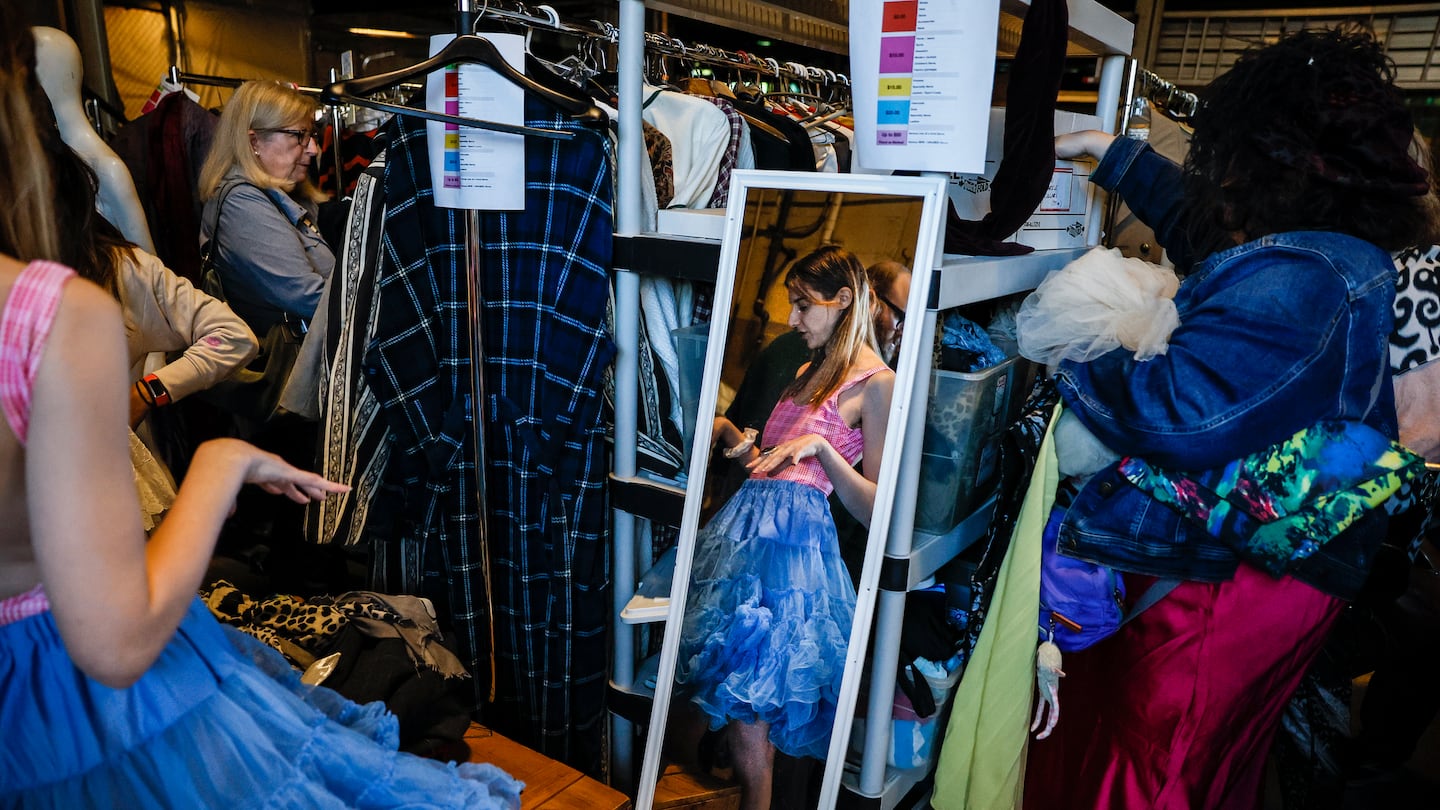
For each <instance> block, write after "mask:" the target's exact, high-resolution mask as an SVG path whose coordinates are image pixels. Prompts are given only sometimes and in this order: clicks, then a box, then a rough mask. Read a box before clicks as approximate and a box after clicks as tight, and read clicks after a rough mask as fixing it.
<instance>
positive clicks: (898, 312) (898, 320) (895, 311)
mask: <svg viewBox="0 0 1440 810" xmlns="http://www.w3.org/2000/svg"><path fill="white" fill-rule="evenodd" d="M875 297H876V298H879V299H880V303H882V304H884V305H885V306H886V307H888V308H889V310H890V314H891V315H893V316H895V325H896V326H897V327H898V326H900V325H902V324H904V323H905V310H903V309H901V308H900V307H898V306H896V305H895V302H894V301H891V300H890V299H889V298H886V297H885V296H883V295H881V294H880V293H878V292H877V293H875Z"/></svg>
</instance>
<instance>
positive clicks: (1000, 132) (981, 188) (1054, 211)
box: [949, 107, 1100, 250]
mask: <svg viewBox="0 0 1440 810" xmlns="http://www.w3.org/2000/svg"><path fill="white" fill-rule="evenodd" d="M1099 128H1100V119H1099V118H1098V117H1096V116H1093V115H1085V114H1082V113H1072V112H1059V111H1057V112H1056V113H1055V134H1057V135H1059V134H1063V133H1066V132H1075V131H1077V130H1082V129H1099ZM1004 139H1005V108H1003V107H992V108H991V110H990V132H989V139H988V141H987V142H986V147H985V172H984V174H956V175H951V177H950V187H949V191H950V199H951V200H952V201H953V202H954V203H955V211H956V213H958V214H959V215H960V218H961V219H971V220H978V219H982V218H984V216H985V215H986V214H987V213H989V212H990V184H991V182H992V181H994V179H995V170H996V169H998V168H999V166H1000V158H1001V156H1002V155H1003V154H1004ZM1093 167H1094V164H1093V163H1092V162H1091V161H1088V160H1057V161H1055V174H1054V176H1053V177H1051V179H1050V190H1049V191H1048V192H1046V194H1045V199H1044V200H1043V201H1042V202H1041V203H1040V206H1039V207H1038V208H1037V209H1036V210H1035V213H1034V214H1032V215H1031V216H1030V218H1029V219H1028V220H1027V221H1026V222H1025V224H1024V225H1022V226H1020V230H1019V231H1017V232H1016V233H1015V234H1013V235H1011V236H1008V237H1006V239H1007V241H1009V240H1013V241H1016V242H1019V243H1020V244H1022V245H1029V246H1030V247H1033V248H1035V249H1037V250H1054V249H1058V248H1075V247H1084V246H1085V230H1086V225H1087V223H1088V221H1089V212H1090V205H1091V201H1092V200H1093V198H1094V196H1095V192H1094V189H1093V188H1091V186H1090V170H1091V169H1092V168H1093Z"/></svg>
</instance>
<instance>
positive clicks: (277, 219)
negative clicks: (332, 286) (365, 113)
mask: <svg viewBox="0 0 1440 810" xmlns="http://www.w3.org/2000/svg"><path fill="white" fill-rule="evenodd" d="M315 111H316V102H315V100H314V99H312V98H310V97H309V96H306V95H304V94H303V93H301V92H299V91H298V90H295V89H292V88H290V87H288V86H286V85H284V84H281V83H279V82H268V81H255V82H246V83H245V84H242V85H241V86H240V88H239V89H238V90H236V91H235V95H234V96H233V97H232V98H231V99H230V102H229V103H228V104H226V105H225V111H224V112H223V113H222V114H221V115H220V123H219V124H218V125H217V126H216V129H215V135H214V139H213V140H212V142H211V145H210V153H209V155H207V156H206V158H205V164H204V166H203V167H201V169H200V190H201V196H202V198H203V199H204V200H205V208H204V211H203V212H202V214H201V219H200V234H201V242H202V244H204V245H209V243H210V242H211V241H212V240H213V241H214V242H215V244H214V245H212V246H209V249H210V250H212V251H213V256H214V258H213V261H214V265H215V270H216V271H217V275H218V279H219V282H220V286H221V289H218V290H217V289H214V288H213V287H212V288H210V289H207V290H206V292H209V293H211V294H212V295H216V297H220V298H223V299H224V300H225V301H227V302H228V303H229V304H230V307H231V309H234V310H235V313H236V314H237V315H239V316H240V317H241V318H243V319H244V320H245V322H246V323H248V324H249V325H250V328H251V329H254V330H255V333H256V334H257V335H264V334H265V333H266V332H268V331H269V329H270V327H272V326H274V325H275V324H276V323H279V322H282V321H294V322H304V323H308V322H309V320H310V317H311V316H312V315H314V314H315V307H316V305H317V304H318V303H319V301H320V293H321V291H322V290H323V289H324V287H325V280H326V279H327V278H329V277H330V272H331V270H333V269H334V267H335V255H334V254H333V253H332V252H331V250H330V246H329V245H327V244H325V240H324V238H322V237H321V235H320V231H319V230H318V229H317V228H316V227H315V217H316V213H317V211H316V203H318V202H320V201H321V200H323V199H324V195H322V194H321V193H320V192H319V191H318V190H316V188H315V187H314V185H312V184H311V182H310V179H309V170H310V164H311V163H312V162H313V161H314V159H315V155H316V154H317V153H318V152H319V151H320V145H319V134H318V132H317V131H316V128H315ZM206 283H207V285H208V284H209V283H210V282H209V281H208V280H207V282H206ZM217 293H218V295H217Z"/></svg>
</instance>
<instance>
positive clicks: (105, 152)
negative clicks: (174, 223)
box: [33, 26, 155, 253]
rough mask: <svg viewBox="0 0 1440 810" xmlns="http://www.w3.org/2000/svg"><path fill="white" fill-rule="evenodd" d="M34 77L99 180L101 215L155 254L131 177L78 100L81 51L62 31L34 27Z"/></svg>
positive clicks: (67, 135) (72, 145)
mask: <svg viewBox="0 0 1440 810" xmlns="http://www.w3.org/2000/svg"><path fill="white" fill-rule="evenodd" d="M33 32H34V35H35V75H36V78H38V79H39V80H40V86H41V87H42V88H44V90H45V95H46V96H48V97H49V98H50V106H51V107H53V108H54V110H55V121H56V123H57V124H58V125H59V127H60V137H61V138H63V139H64V140H65V143H66V144H68V145H69V146H70V148H71V149H74V150H75V151H76V152H77V153H79V155H80V157H82V158H84V159H85V162H86V163H88V164H90V168H92V169H94V170H95V174H96V175H97V176H98V177H99V178H100V195H99V203H98V207H99V209H100V213H101V214H102V215H104V217H105V218H106V219H108V220H110V222H111V223H112V224H113V225H114V226H115V227H117V228H119V229H120V232H121V233H123V234H124V235H125V238H126V239H129V240H130V241H131V242H134V243H135V244H137V245H139V246H140V247H141V248H143V249H144V250H145V251H146V252H148V253H154V252H155V245H154V243H153V242H152V240H151V239H150V226H149V225H148V224H147V223H146V221H145V209H144V208H143V207H141V205H140V197H139V195H137V194H136V193H135V181H134V180H133V179H131V177H130V172H129V170H128V169H126V168H125V163H124V162H123V161H121V160H120V157H119V155H116V154H115V151H114V150H113V149H111V148H110V146H109V145H108V144H106V143H105V141H104V140H102V139H101V138H100V135H99V133H97V132H96V131H95V129H94V128H93V127H91V126H90V121H89V119H87V118H86V117H85V108H84V105H83V104H82V103H81V101H80V76H81V72H82V71H81V67H80V49H79V48H78V47H76V45H75V41H74V40H72V39H70V37H69V36H67V35H66V34H65V32H63V31H60V30H57V29H54V28H47V27H45V26H36V27H35V28H34V29H33Z"/></svg>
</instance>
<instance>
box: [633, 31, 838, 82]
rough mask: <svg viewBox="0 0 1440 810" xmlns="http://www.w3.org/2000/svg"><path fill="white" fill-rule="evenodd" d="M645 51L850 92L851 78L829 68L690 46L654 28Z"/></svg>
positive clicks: (647, 37)
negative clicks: (833, 86)
mask: <svg viewBox="0 0 1440 810" xmlns="http://www.w3.org/2000/svg"><path fill="white" fill-rule="evenodd" d="M645 50H647V51H649V52H650V53H653V54H659V55H661V56H673V57H675V58H676V59H678V60H680V61H681V62H697V63H702V64H706V65H711V66H716V67H726V68H731V69H734V70H737V71H747V72H748V71H753V72H756V73H762V74H767V75H770V76H774V77H775V78H777V79H796V80H799V81H803V82H811V83H815V84H821V85H831V84H833V85H836V86H843V87H844V88H845V89H846V92H848V91H849V87H850V77H849V76H846V75H845V74H844V73H837V72H835V71H833V70H829V69H826V68H818V67H811V66H808V65H802V64H800V63H799V62H780V61H779V60H777V59H775V58H773V57H763V56H757V55H755V54H751V53H746V52H745V51H727V50H725V49H724V48H717V47H714V46H712V45H704V44H694V45H688V46H687V45H686V44H685V43H684V42H681V41H680V40H678V39H675V38H674V37H671V36H668V35H666V34H661V33H657V32H654V31H646V32H645Z"/></svg>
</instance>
